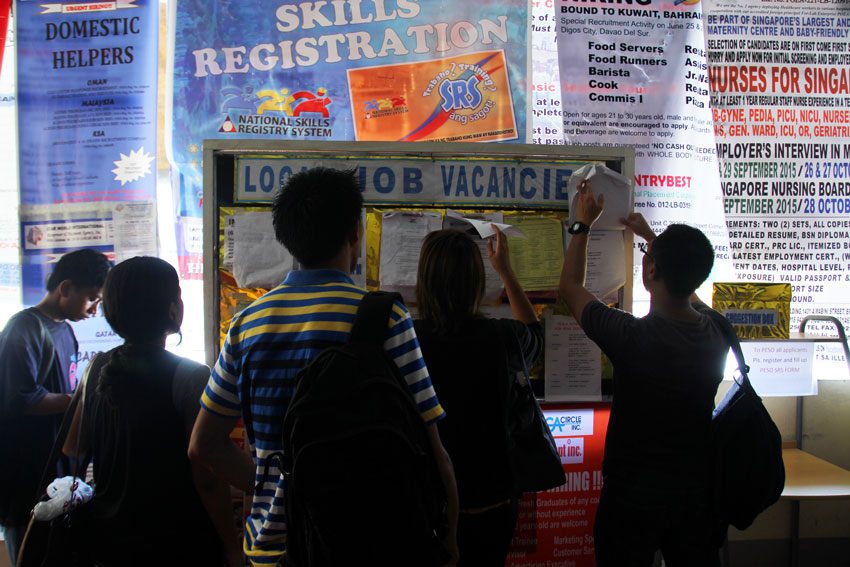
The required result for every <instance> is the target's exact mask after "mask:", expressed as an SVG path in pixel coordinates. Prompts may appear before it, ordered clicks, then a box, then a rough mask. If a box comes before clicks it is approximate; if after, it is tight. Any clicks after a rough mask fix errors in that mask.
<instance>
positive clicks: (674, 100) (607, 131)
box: [555, 0, 731, 300]
mask: <svg viewBox="0 0 850 567" xmlns="http://www.w3.org/2000/svg"><path fill="white" fill-rule="evenodd" d="M555 16H556V18H557V30H558V36H557V37H558V41H557V43H558V52H559V57H560V78H561V94H562V111H563V115H562V118H563V127H564V137H565V139H566V141H567V143H568V144H584V145H594V146H632V147H634V148H635V202H634V207H635V211H637V212H640V213H642V214H643V215H644V217H645V218H646V219H647V221H648V222H649V224H650V226H651V227H652V228H653V229H654V230H655V231H656V232H660V231H661V230H663V229H664V227H665V226H667V225H668V224H670V223H674V222H685V223H687V224H690V225H692V226H696V227H698V228H700V229H701V230H702V231H703V232H705V233H706V235H707V236H708V238H709V239H710V240H711V242H712V243H713V244H714V247H715V253H716V260H715V269H714V272H713V275H712V276H711V277H712V279H714V280H716V279H719V278H723V277H727V276H729V275H731V274H729V272H730V271H731V259H730V254H729V248H728V236H727V234H726V226H725V222H724V216H723V196H722V194H721V191H720V179H719V175H718V171H717V156H716V149H715V147H714V130H713V127H712V119H711V109H710V107H709V91H708V71H707V69H708V66H707V63H706V57H705V41H704V35H703V29H702V12H701V8H700V4H699V3H698V0H685V1H684V2H682V1H676V0H643V1H641V2H640V4H639V5H638V4H634V5H631V4H619V3H617V4H607V3H599V4H596V3H587V2H583V1H579V0H558V1H557V2H556V6H555ZM634 265H635V266H636V269H639V267H640V265H641V262H640V261H636V262H635V264H634ZM640 281H641V280H640V278H635V282H640ZM635 298H636V299H641V300H643V299H645V298H646V292H645V291H644V290H643V289H642V288H641V287H640V286H639V285H637V286H636V288H635Z"/></svg>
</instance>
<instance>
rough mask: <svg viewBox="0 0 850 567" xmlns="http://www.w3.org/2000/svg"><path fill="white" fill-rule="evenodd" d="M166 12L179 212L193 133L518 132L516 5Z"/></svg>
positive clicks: (520, 75)
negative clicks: (171, 28)
mask: <svg viewBox="0 0 850 567" xmlns="http://www.w3.org/2000/svg"><path fill="white" fill-rule="evenodd" d="M176 10H177V14H176V22H177V24H176V32H175V33H176V37H175V61H174V102H173V108H174V111H173V126H174V128H173V154H174V160H175V163H176V165H177V168H178V171H179V175H180V181H179V182H180V192H181V196H182V203H181V214H183V215H185V216H194V217H199V216H201V199H202V195H201V191H200V189H201V159H200V148H201V145H202V142H203V140H204V139H210V138H217V139H228V138H233V139H237V138H243V139H244V138H254V139H278V140H328V141H330V140H382V141H417V140H420V141H421V140H447V139H453V140H470V141H484V140H505V141H507V140H518V141H525V137H526V134H525V132H526V100H527V97H526V92H527V77H526V75H527V70H526V67H527V49H526V38H527V35H528V29H527V27H528V21H527V18H528V2H526V1H525V0H510V1H507V2H498V3H494V2H485V1H483V0H470V1H467V2H447V1H442V0H440V1H430V0H429V1H424V0H422V1H415V0H363V1H360V2H324V1H317V2H300V3H282V2H280V1H279V0H274V1H272V0H260V1H257V2H250V3H248V2H242V1H241V0H240V1H226V0H225V1H219V2H215V3H210V2H207V1H200V0H181V2H179V3H178V4H177V7H176ZM432 82H433V84H432Z"/></svg>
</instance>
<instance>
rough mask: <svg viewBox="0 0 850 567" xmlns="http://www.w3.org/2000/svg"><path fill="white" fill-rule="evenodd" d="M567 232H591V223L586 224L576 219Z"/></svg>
mask: <svg viewBox="0 0 850 567" xmlns="http://www.w3.org/2000/svg"><path fill="white" fill-rule="evenodd" d="M567 232H569V233H570V234H578V233H580V232H584V233H589V232H590V225H589V224H584V223H583V222H581V221H576V222H574V223H573V224H571V225H570V228H568V229H567Z"/></svg>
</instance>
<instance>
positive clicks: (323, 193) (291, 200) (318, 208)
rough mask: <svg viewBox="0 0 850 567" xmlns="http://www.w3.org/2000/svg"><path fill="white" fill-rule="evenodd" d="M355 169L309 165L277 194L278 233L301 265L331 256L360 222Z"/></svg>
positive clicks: (316, 263)
mask: <svg viewBox="0 0 850 567" xmlns="http://www.w3.org/2000/svg"><path fill="white" fill-rule="evenodd" d="M355 172H356V170H355V169H350V170H347V171H342V170H339V169H330V168H327V167H314V168H312V169H307V170H305V171H301V172H299V173H296V174H295V175H293V176H292V177H290V178H289V181H287V182H286V184H285V185H284V186H283V188H282V189H281V190H280V191H279V192H278V194H277V195H276V196H275V199H274V203H273V205H272V221H273V223H274V233H275V237H276V238H277V240H278V241H279V242H280V243H281V244H283V245H284V246H285V247H286V249H287V250H289V253H290V254H292V255H293V256H294V257H295V259H296V260H298V262H299V263H300V264H301V265H302V267H306V268H311V267H315V266H319V265H321V264H323V263H325V262H328V261H329V260H331V259H332V258H333V257H334V256H336V254H337V253H338V252H339V251H340V249H341V248H342V246H343V244H345V241H346V239H347V238H348V237H349V235H351V231H352V230H354V229H355V227H356V226H357V222H358V221H359V220H360V214H361V211H362V209H363V195H362V194H361V187H360V183H359V182H358V181H357V176H356V174H355Z"/></svg>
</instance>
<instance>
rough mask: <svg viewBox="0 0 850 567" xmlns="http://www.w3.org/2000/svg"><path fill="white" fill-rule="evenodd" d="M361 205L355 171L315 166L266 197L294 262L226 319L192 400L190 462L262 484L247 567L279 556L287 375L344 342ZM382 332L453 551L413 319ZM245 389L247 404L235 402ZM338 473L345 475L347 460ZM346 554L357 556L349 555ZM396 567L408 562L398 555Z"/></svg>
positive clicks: (431, 405)
mask: <svg viewBox="0 0 850 567" xmlns="http://www.w3.org/2000/svg"><path fill="white" fill-rule="evenodd" d="M362 208H363V197H362V195H361V187H360V185H359V183H358V181H357V177H356V176H355V173H354V171H353V170H352V171H340V170H335V169H329V168H324V167H316V168H312V169H309V170H305V171H302V172H299V173H296V174H295V175H293V176H291V177H290V178H289V180H288V181H287V183H286V184H285V185H284V187H283V188H282V189H281V191H280V192H279V193H278V194H277V195H276V197H275V200H274V204H273V206H272V217H273V223H274V230H275V236H276V237H277V240H278V241H279V242H280V243H281V244H283V246H285V247H286V248H287V250H289V252H290V253H291V254H292V255H293V256H294V257H295V260H296V261H297V262H298V264H299V265H300V269H297V270H294V271H291V272H290V273H289V274H288V275H287V276H286V279H285V280H284V281H283V283H281V284H280V285H279V286H277V287H276V288H274V289H272V290H271V291H269V292H268V293H266V294H265V295H263V296H262V297H260V298H259V299H257V300H256V301H254V302H253V303H252V304H251V305H249V306H248V307H247V308H246V309H244V310H243V311H242V312H241V313H239V314H238V315H236V317H234V318H233V321H232V322H231V324H230V330H229V331H228V333H227V338H226V339H225V342H224V346H223V348H222V350H221V354H220V356H219V359H218V363H217V364H216V366H215V368H214V369H213V372H212V376H211V377H210V381H209V384H208V385H207V388H206V390H205V391H204V395H203V398H202V399H201V404H202V406H203V411H201V412H200V414H199V415H198V420H197V422H196V424H195V429H194V431H193V432H192V442H191V444H190V447H189V454H190V457H191V458H192V459H193V460H195V461H197V462H200V463H204V464H206V465H207V466H208V467H210V469H211V470H213V471H214V472H215V473H216V474H219V475H220V476H222V477H223V478H225V479H227V480H228V481H229V482H230V483H231V484H232V485H234V486H236V487H238V488H241V489H242V490H244V491H245V492H247V493H254V488H255V484H256V483H258V482H261V483H263V484H262V485H261V486H260V487H259V490H258V492H257V494H256V495H255V498H254V501H253V506H252V508H251V512H250V514H249V516H248V518H247V520H246V525H245V550H246V553H247V555H248V557H249V559H250V560H251V561H252V563H253V564H254V565H274V564H276V563H279V562H280V563H282V562H283V560H284V557H285V556H284V553H285V551H286V515H285V511H284V504H285V501H284V482H283V476H282V475H281V471H280V468H279V464H280V463H279V461H278V460H277V459H271V458H270V457H271V456H272V455H273V454H275V453H277V452H280V451H282V449H283V442H282V429H283V417H284V415H285V414H286V409H287V407H288V405H289V400H290V398H291V397H292V394H293V391H294V385H295V376H296V374H297V373H298V371H299V370H300V369H301V368H303V367H304V366H305V365H306V364H307V363H308V362H309V361H310V360H311V359H313V358H314V357H315V356H316V355H318V354H319V353H320V352H322V350H324V349H325V348H326V347H329V346H332V345H338V344H340V343H344V342H346V340H347V339H348V336H349V334H350V332H351V327H352V324H353V322H354V316H355V313H356V312H357V308H358V306H359V305H360V302H361V300H362V298H363V296H364V295H365V293H366V291H365V290H363V289H360V288H358V287H356V286H355V285H354V283H353V282H352V280H351V278H350V277H349V276H348V274H349V273H351V271H352V270H353V269H354V268H355V266H356V264H357V259H358V257H359V254H360V243H361V241H362V238H363V223H362V221H361V213H362ZM386 333H387V335H386V341H385V343H384V349H385V350H386V351H387V353H388V354H389V356H390V357H391V358H392V359H393V360H394V361H395V362H396V365H397V366H398V367H399V369H400V370H401V373H402V375H403V376H404V379H405V381H406V383H407V385H408V389H409V391H410V393H411V395H412V397H413V401H414V402H415V404H416V406H417V407H418V409H419V413H420V415H421V417H422V419H423V420H424V421H425V423H426V424H427V431H428V436H429V441H430V444H431V447H432V448H433V450H434V454H435V456H436V458H437V463H438V466H439V470H440V475H441V478H442V480H443V484H444V485H445V488H446V493H447V495H448V498H449V500H448V506H449V510H448V518H449V522H450V527H449V534H448V536H447V538H446V540H445V546H446V548H447V550H448V551H449V553H450V554H451V555H453V556H456V543H455V530H456V527H455V523H456V519H457V490H456V487H455V482H454V474H453V472H452V468H451V462H450V460H449V457H448V455H447V454H446V452H445V449H444V448H443V446H442V444H441V442H440V438H439V433H438V431H437V426H436V422H437V421H438V420H440V419H442V418H443V416H444V412H443V408H442V407H441V406H440V403H439V401H438V399H437V396H436V395H435V394H434V389H433V387H432V385H431V379H430V377H429V375H428V369H427V367H426V366H425V363H424V361H423V360H422V357H421V354H420V350H419V342H418V341H417V339H416V333H415V332H414V330H413V323H412V320H411V318H410V314H409V313H408V311H407V309H406V308H405V307H404V305H403V304H402V303H401V302H396V303H395V305H394V307H393V309H392V313H391V315H390V319H389V321H387V331H386ZM246 392H247V397H248V400H249V401H248V400H246V399H245V398H244V396H245V395H246ZM240 417H243V418H244V421H245V429H246V432H247V435H248V441H249V445H250V449H251V454H250V456H248V455H247V454H246V453H245V452H243V451H242V450H240V449H239V448H238V447H236V445H234V444H233V442H232V441H231V440H230V432H231V431H232V430H233V428H234V426H235V425H236V423H237V421H238V419H239V418H240ZM340 425H341V426H344V424H340ZM267 459H268V460H267ZM266 465H269V470H268V474H267V475H265V474H264V466H266ZM340 474H345V465H344V463H341V468H340ZM264 479H265V480H264ZM367 528H368V526H367ZM352 529H356V526H352ZM363 537H364V538H370V537H373V534H369V533H364V534H363ZM351 553H352V563H356V562H357V553H358V550H357V549H352V551H351ZM420 559H421V558H420ZM280 563H279V564H280ZM399 564H411V563H410V562H406V561H403V560H402V561H400V562H399Z"/></svg>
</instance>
